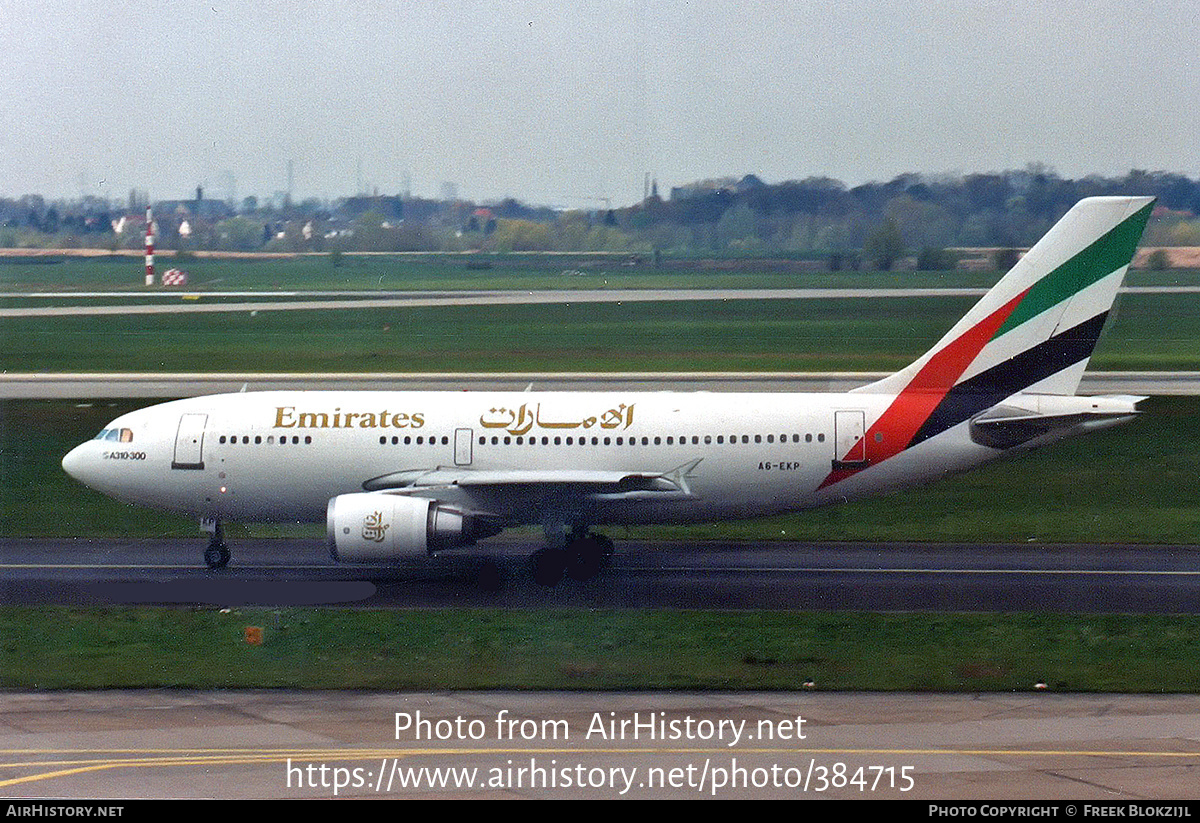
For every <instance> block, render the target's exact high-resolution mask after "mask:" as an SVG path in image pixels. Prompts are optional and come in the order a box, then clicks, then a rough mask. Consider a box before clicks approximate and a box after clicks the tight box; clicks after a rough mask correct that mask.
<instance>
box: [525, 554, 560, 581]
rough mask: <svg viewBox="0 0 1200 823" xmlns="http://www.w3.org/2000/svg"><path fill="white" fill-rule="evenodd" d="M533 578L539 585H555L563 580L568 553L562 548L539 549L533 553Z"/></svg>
mask: <svg viewBox="0 0 1200 823" xmlns="http://www.w3.org/2000/svg"><path fill="white" fill-rule="evenodd" d="M531 560H532V562H533V579H534V580H535V581H536V582H537V583H538V585H539V586H547V587H549V586H554V585H557V584H558V581H560V580H562V577H563V572H564V571H565V570H566V567H567V553H566V552H565V551H563V550H562V549H539V550H537V551H536V552H534V553H533V557H532V558H531Z"/></svg>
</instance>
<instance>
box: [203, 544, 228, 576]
mask: <svg viewBox="0 0 1200 823" xmlns="http://www.w3.org/2000/svg"><path fill="white" fill-rule="evenodd" d="M229 557H230V555H229V547H228V546H226V545H225V544H224V543H219V544H217V545H211V544H210V545H209V547H208V548H207V549H205V550H204V564H205V565H206V566H208V568H209V569H210V570H211V571H217V570H218V569H223V568H225V567H226V566H228V565H229Z"/></svg>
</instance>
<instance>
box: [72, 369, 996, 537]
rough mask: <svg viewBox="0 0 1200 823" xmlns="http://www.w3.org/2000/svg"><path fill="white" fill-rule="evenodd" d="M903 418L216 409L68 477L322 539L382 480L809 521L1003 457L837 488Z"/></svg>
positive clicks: (592, 517) (632, 409)
mask: <svg viewBox="0 0 1200 823" xmlns="http://www.w3.org/2000/svg"><path fill="white" fill-rule="evenodd" d="M893 400H894V396H892V395H883V394H859V393H849V394H765V393H746V394H727V393H712V394H710V393H686V394H684V393H672V392H656V393H637V392H603V393H600V392H596V393H591V392H526V393H493V392H255V393H243V394H229V395H216V396H209V397H197V398H191V399H186V400H178V401H173V402H170V403H164V404H161V405H157V406H153V407H150V408H146V409H141V410H139V411H135V412H131V413H129V414H126V415H122V416H121V417H119V418H118V419H116V420H114V421H113V422H112V423H111V424H110V429H108V430H106V431H110V430H113V431H117V430H128V432H129V434H128V435H122V436H125V437H127V438H128V439H127V440H125V441H124V442H122V441H121V440H120V439H119V438H113V437H112V436H110V438H109V439H96V440H91V441H88V442H85V443H83V444H81V445H80V446H78V447H77V448H76V449H74V450H73V451H72V452H71V453H70V454H69V455H67V457H66V458H64V460H63V466H64V468H65V469H66V470H67V471H68V472H69V473H70V474H72V475H73V476H74V477H76V478H77V479H79V480H81V481H82V482H84V483H86V484H88V485H89V486H92V487H93V488H96V489H98V490H99V491H102V492H104V493H106V494H109V495H111V496H113V497H115V498H118V499H121V500H125V501H128V502H131V503H137V504H142V505H148V506H155V507H161V508H167V509H172V510H176V511H181V512H186V513H189V514H193V515H196V516H199V517H207V518H216V519H219V520H250V521H321V520H323V519H324V518H325V515H326V507H327V504H328V502H329V500H330V499H331V498H333V497H336V496H338V495H342V494H349V493H356V492H363V491H364V488H366V489H367V490H371V489H372V488H373V487H372V486H371V485H370V481H372V480H375V479H378V478H388V477H392V476H396V477H401V478H406V477H416V476H420V475H422V473H429V472H439V471H440V474H441V475H444V476H447V477H451V476H454V475H455V474H456V473H457V474H458V476H468V475H467V473H471V475H470V476H493V475H494V476H497V477H501V478H505V477H508V478H512V477H523V478H526V479H527V480H528V482H512V481H511V480H509V481H508V482H503V483H497V484H480V485H474V486H472V485H463V484H459V483H458V482H447V483H442V484H435V485H431V486H428V487H421V486H420V485H419V484H418V485H417V486H413V485H409V486H406V487H405V488H406V490H405V491H404V492H403V493H406V494H412V495H415V496H423V497H430V498H436V499H437V500H439V501H442V502H446V503H452V504H458V505H463V506H467V507H469V508H472V509H475V510H479V511H486V512H489V513H491V514H494V515H497V516H499V517H501V518H502V519H503V520H504V521H505V522H506V523H508V524H518V523H546V522H549V521H551V520H555V519H558V520H561V521H564V522H586V523H590V524H605V523H652V522H661V523H672V522H688V521H705V520H718V519H730V518H743V517H754V516H761V515H769V514H776V513H781V512H787V511H795V510H799V509H805V508H810V507H814V506H820V505H825V504H828V503H835V502H844V501H846V500H851V499H857V498H861V497H865V496H868V495H872V494H878V493H881V492H885V491H890V490H892V489H895V488H899V487H903V486H906V485H911V484H914V483H919V482H924V481H927V480H930V479H933V478H936V477H939V476H941V475H944V474H946V473H949V472H955V471H961V470H963V469H966V468H969V467H971V466H973V465H976V464H978V463H980V462H983V461H984V460H987V459H989V458H991V457H994V456H996V455H998V454H1000V453H1001V452H1000V451H998V450H997V449H993V448H987V447H984V446H981V445H978V444H976V443H975V442H973V441H972V440H971V438H970V437H969V436H968V433H967V424H966V423H963V424H960V425H958V426H955V427H954V428H951V429H950V430H948V431H945V432H942V433H941V434H940V435H938V436H937V437H934V438H932V439H930V440H928V441H926V442H924V443H921V444H919V445H918V446H915V447H913V448H910V449H907V450H903V451H900V452H899V453H897V454H894V455H892V456H890V457H889V458H888V459H886V460H883V461H880V462H879V463H878V465H872V464H871V463H870V461H869V460H864V461H863V463H862V464H861V465H860V467H859V470H858V471H857V472H855V473H853V474H851V475H850V476H847V477H844V478H841V479H839V480H838V481H837V482H834V483H832V484H829V483H828V478H829V477H830V474H831V470H832V468H833V465H834V461H835V460H838V459H841V458H844V457H845V456H846V454H847V450H848V449H853V448H854V446H855V443H856V442H858V443H862V442H863V441H864V440H865V438H864V433H865V432H866V431H867V430H868V429H870V427H871V425H872V424H873V423H874V422H875V421H876V419H877V418H879V416H880V415H881V414H882V413H883V411H884V410H885V409H887V408H888V406H889V405H890V404H891V403H892V401H893ZM882 436H883V435H876V436H875V437H882ZM872 439H873V440H874V437H873V438H872ZM866 445H869V446H871V447H872V448H874V447H876V445H877V444H876V443H871V444H866ZM868 456H869V455H868ZM697 461H698V462H697ZM693 464H694V465H693ZM685 466H687V467H688V469H687V471H686V480H685V481H684V485H685V491H686V493H684V492H672V491H667V492H663V491H660V490H659V491H656V490H644V489H633V490H629V491H615V492H614V491H612V490H610V491H609V492H608V493H599V494H598V493H593V491H589V489H590V488H591V487H589V486H587V485H586V484H584V485H578V484H573V483H572V482H570V481H572V480H576V479H578V478H580V477H583V478H585V479H586V478H588V477H590V476H591V475H592V474H595V475H596V476H600V475H602V474H603V475H604V476H611V475H613V474H614V473H627V474H630V475H639V476H642V477H645V476H647V475H660V474H661V475H667V474H669V473H671V472H672V471H673V470H676V469H678V468H680V467H685ZM564 478H565V481H566V482H560V481H562V480H564ZM364 483H366V484H368V485H367V486H366V487H364ZM823 484H826V485H824V486H823ZM394 487H395V486H392V488H394ZM380 488H389V487H388V486H387V484H386V482H385V483H384V484H383V485H382V486H380Z"/></svg>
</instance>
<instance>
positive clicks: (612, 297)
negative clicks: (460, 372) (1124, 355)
mask: <svg viewBox="0 0 1200 823" xmlns="http://www.w3.org/2000/svg"><path fill="white" fill-rule="evenodd" d="M986 291H987V290H986V289H979V288H868V289H855V288H847V289H544V290H536V291H516V290H481V291H464V292H421V291H413V292H389V293H382V294H383V295H384V296H380V294H381V293H377V292H341V293H334V294H337V295H338V296H337V297H334V298H329V297H321V296H318V294H316V293H306V294H304V295H303V296H300V295H294V293H288V292H282V293H272V292H263V293H261V294H262V298H261V299H255V300H245V299H239V298H242V297H244V295H245V294H246V293H245V292H229V293H225V292H186V293H180V294H178V295H170V294H167V293H162V292H153V293H151V294H153V295H154V296H157V297H159V298H160V299H166V300H168V301H169V302H162V303H137V304H133V303H129V304H118V305H65V306H44V305H37V306H8V307H0V318H5V317H71V316H81V315H89V316H96V315H135V314H137V315H148V314H180V313H189V314H191V313H201V314H207V313H214V312H225V313H228V312H248V311H254V312H261V311H336V310H347V309H349V310H355V311H358V310H361V309H393V308H416V307H432V306H515V305H550V304H570V303H657V302H696V301H706V300H708V301H731V300H881V299H889V300H894V299H910V298H931V297H978V296H980V295H982V294H984V293H986ZM1121 292H1122V293H1123V294H1195V293H1200V286H1127V287H1124V288H1123V289H1121ZM67 294H70V293H63V292H55V293H47V294H38V293H0V300H9V299H13V298H15V299H31V298H33V299H39V300H40V299H53V300H63V299H67V298H66V297H65V295H67ZM133 294H134V293H123V292H114V293H111V294H108V293H104V292H94V293H86V294H80V295H74V296H73V297H72V299H75V298H80V299H89V300H92V299H99V298H101V297H103V298H117V299H129V298H131V297H132V296H133ZM138 296H141V295H138ZM256 296H257V293H256ZM172 298H173V299H172ZM230 298H233V299H230ZM206 301H207V302H206ZM213 301H217V302H213Z"/></svg>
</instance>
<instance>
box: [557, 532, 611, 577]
mask: <svg viewBox="0 0 1200 823" xmlns="http://www.w3.org/2000/svg"><path fill="white" fill-rule="evenodd" d="M610 555H611V547H610V551H609V552H607V553H606V552H605V549H604V545H603V544H602V543H601V542H600V540H598V539H597V538H596V536H595V535H588V536H587V537H581V538H579V539H577V540H575V541H573V542H572V543H571V545H569V546H567V568H566V572H567V577H569V578H571V579H572V580H578V581H580V582H582V581H584V580H590V579H591V578H593V577H595V576H596V575H597V574H599V573H600V569H601V568H603V567H604V563H605V561H606V560H607V558H608V556H610Z"/></svg>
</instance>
